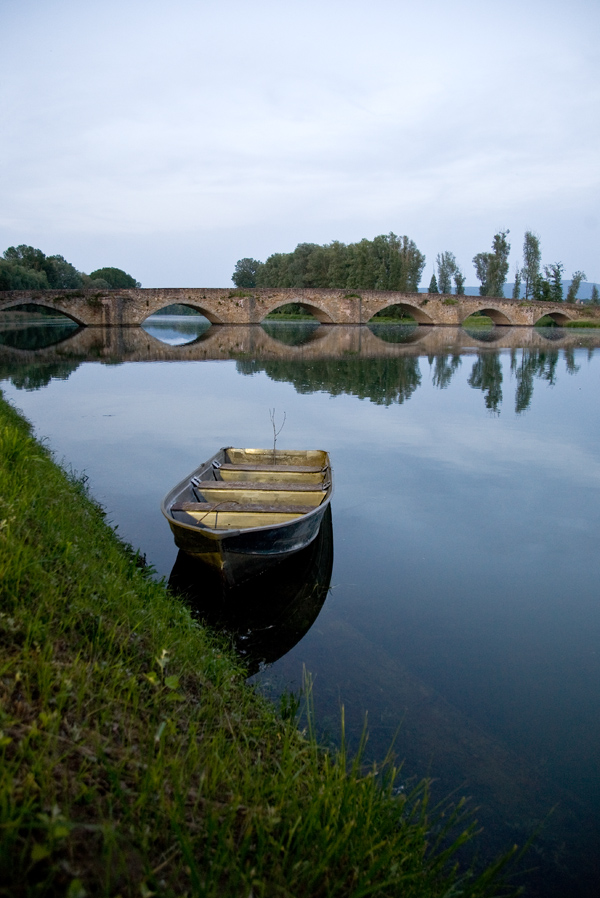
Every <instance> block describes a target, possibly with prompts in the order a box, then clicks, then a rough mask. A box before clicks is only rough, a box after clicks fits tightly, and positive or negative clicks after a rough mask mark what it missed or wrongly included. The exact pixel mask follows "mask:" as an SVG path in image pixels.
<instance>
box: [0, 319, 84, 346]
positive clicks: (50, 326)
mask: <svg viewBox="0 0 600 898" xmlns="http://www.w3.org/2000/svg"><path fill="white" fill-rule="evenodd" d="M81 330H83V328H82V327H80V326H79V325H78V324H76V323H75V322H74V321H72V320H71V319H70V318H67V317H66V316H64V319H63V320H61V321H48V322H45V321H43V320H42V321H39V322H35V323H27V322H19V323H13V324H9V323H4V322H3V321H2V319H1V318H0V345H2V346H8V347H10V348H11V349H20V350H22V351H23V352H34V351H35V350H36V349H47V348H48V347H49V346H58V345H59V343H64V342H65V341H66V340H70V339H71V337H74V336H75V334H78V333H79V332H80V331H81Z"/></svg>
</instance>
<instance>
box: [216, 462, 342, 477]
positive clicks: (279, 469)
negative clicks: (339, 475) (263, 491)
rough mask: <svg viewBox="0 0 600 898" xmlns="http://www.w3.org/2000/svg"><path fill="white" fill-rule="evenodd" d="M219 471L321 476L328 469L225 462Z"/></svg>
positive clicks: (307, 466)
mask: <svg viewBox="0 0 600 898" xmlns="http://www.w3.org/2000/svg"><path fill="white" fill-rule="evenodd" d="M217 470H219V471H256V472H259V473H260V472H261V471H264V472H265V473H267V472H272V473H274V474H280V473H282V474H321V473H322V472H324V471H326V470H327V468H326V467H323V466H322V465H281V464H277V462H275V463H273V464H266V465H246V464H244V465H235V464H230V463H229V462H223V464H222V465H219V467H218V468H217Z"/></svg>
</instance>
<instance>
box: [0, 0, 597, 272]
mask: <svg viewBox="0 0 600 898" xmlns="http://www.w3.org/2000/svg"><path fill="white" fill-rule="evenodd" d="M599 26H600V3H598V2H597V0H570V2H569V3H564V2H560V3H559V2H556V0H543V2H541V0H540V2H538V0H519V2H516V0H505V2H503V3H498V2H491V0H455V2H453V3H450V2H447V0H446V2H443V0H440V2H437V0H421V2H420V3H414V2H410V3H409V2H406V0H370V2H368V3H367V2H364V0H363V2H360V3H358V2H354V0H343V2H341V0H339V2H338V0H319V2H314V0H302V2H300V0H297V2H294V0H291V2H287V3H286V2H283V0H279V2H270V0H253V2H249V0H245V2H244V0H218V2H216V0H211V2H207V0H171V2H170V3H169V4H167V3H165V2H160V3H158V2H154V0H143V2H142V0H118V2H115V0H83V2H82V0H4V3H3V4H2V11H1V12H0V33H1V34H2V54H1V58H0V72H1V79H0V112H1V118H2V124H3V128H2V130H3V139H2V144H1V154H2V158H1V163H0V172H1V174H0V179H1V181H0V196H1V204H0V252H1V251H2V250H4V249H5V248H6V247H7V246H9V245H14V244H19V243H27V244H32V245H34V246H37V247H39V248H40V249H42V250H43V251H44V252H45V253H47V254H54V253H60V254H61V255H63V256H65V257H66V258H67V259H68V260H69V261H70V262H72V263H73V264H74V265H75V266H76V267H77V268H78V269H80V270H83V271H86V272H89V271H91V270H93V269H95V268H98V267H103V266H105V265H108V266H116V267H119V268H124V269H125V270H126V271H128V272H129V273H131V274H132V275H134V276H135V277H136V278H137V279H138V280H140V281H141V282H142V284H143V286H147V287H152V286H157V287H158V286H174V287H176V286H226V285H227V284H229V283H230V278H231V274H232V271H233V267H234V264H235V262H236V260H237V259H239V258H241V257H244V256H252V257H254V258H257V259H261V260H264V259H265V258H266V257H267V256H268V255H270V254H271V253H273V252H289V251H291V250H293V249H294V247H295V246H296V244H297V243H299V242H305V241H307V242H313V243H328V242H329V241H331V240H342V241H344V242H346V243H348V242H352V241H355V240H360V239H361V238H362V237H368V238H372V237H374V236H375V235H377V234H384V233H389V232H390V231H394V232H395V233H396V234H408V236H409V237H411V238H412V239H414V240H415V242H416V243H417V246H418V247H419V249H420V250H421V251H422V252H424V253H425V254H426V256H427V267H426V271H425V275H424V277H423V283H424V284H425V282H426V283H428V282H429V277H430V275H431V270H432V263H433V261H434V260H435V256H436V254H437V253H439V252H442V251H443V250H451V251H452V252H454V253H455V255H456V257H457V259H458V261H459V263H460V264H461V265H462V267H463V270H465V272H466V275H467V283H468V284H469V283H476V278H475V275H474V270H473V266H472V262H471V260H472V258H473V256H474V255H475V253H477V252H480V251H482V250H488V249H490V248H491V241H492V237H493V235H494V233H495V232H496V231H497V230H499V229H500V228H509V229H510V238H509V239H510V241H511V243H512V247H513V250H512V254H511V275H510V276H509V279H510V278H511V277H512V272H513V267H514V263H515V262H516V261H517V260H518V259H519V258H520V255H521V247H522V242H523V233H524V231H525V230H526V229H532V230H534V231H536V232H537V233H538V234H539V235H540V237H541V242H542V256H543V261H544V262H546V263H548V262H557V261H562V262H563V263H564V264H565V269H566V271H565V275H566V277H570V275H571V273H572V272H573V271H574V270H576V269H583V270H584V271H585V272H586V274H587V276H588V280H594V281H600V264H599V254H598V246H599V238H600V209H599V206H598V201H599V197H600V190H599V187H600V114H599V113H600V109H599V107H600V102H599V101H600V78H599V76H598V72H599V62H600V59H599V57H600V27H599Z"/></svg>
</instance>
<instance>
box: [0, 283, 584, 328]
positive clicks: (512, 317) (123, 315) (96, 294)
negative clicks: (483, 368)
mask: <svg viewBox="0 0 600 898" xmlns="http://www.w3.org/2000/svg"><path fill="white" fill-rule="evenodd" d="M292 302H296V303H300V304H301V305H302V306H304V307H305V308H306V309H307V310H309V311H310V312H311V313H312V314H313V315H314V316H315V317H316V318H317V320H319V321H320V322H321V323H323V324H350V325H360V324H366V323H367V322H368V321H369V320H370V319H371V318H372V317H373V315H375V314H377V312H380V311H382V310H383V309H385V308H387V307H388V306H391V305H399V306H401V307H402V308H403V309H404V311H405V312H406V313H407V314H409V315H412V316H413V317H414V318H415V320H416V321H417V322H418V323H419V324H437V325H450V326H457V325H460V324H462V322H463V321H464V320H465V319H466V318H468V317H469V316H470V315H472V314H473V313H474V312H484V313H485V314H487V315H489V317H491V318H492V320H493V321H494V322H495V323H496V324H499V325H507V326H508V325H513V326H525V327H531V326H532V325H534V324H535V323H536V322H537V321H539V319H540V318H542V317H543V316H545V315H550V316H551V317H552V318H554V320H555V321H556V322H557V323H558V324H563V323H566V322H567V321H577V320H581V319H591V318H593V319H599V320H600V307H597V306H590V305H585V306H584V305H580V304H577V303H552V302H526V301H524V300H514V299H505V298H503V297H491V296H485V297H484V296H454V295H451V296H444V295H438V294H436V295H433V294H426V293H396V292H392V291H378V290H360V291H356V292H355V293H350V292H347V291H344V290H334V289H324V288H312V287H301V288H300V287H285V288H278V287H277V288H276V287H261V288H254V289H252V290H247V291H246V290H232V289H230V288H221V287H206V288H203V287H194V288H185V287H176V288H131V289H126V290H105V291H98V290H45V291H27V290H14V291H6V292H3V293H1V294H0V311H5V310H6V311H7V310H10V309H11V308H14V307H15V306H19V305H23V304H29V305H31V304H33V305H40V306H46V307H47V308H51V309H55V310H56V311H57V312H62V313H63V314H65V315H68V316H69V317H70V318H72V319H73V320H74V321H76V322H77V323H78V324H82V325H86V326H88V327H115V326H116V327H118V326H132V327H136V326H139V325H141V324H142V323H143V321H144V320H145V319H146V318H147V317H148V316H149V315H152V314H153V313H155V312H158V311H159V310H160V309H162V308H164V307H165V306H169V305H172V304H174V303H178V304H183V305H188V306H190V307H191V308H194V309H197V310H198V311H199V312H201V313H202V314H203V315H205V316H206V318H208V320H209V321H210V322H211V323H212V324H234V325H242V324H244V325H246V324H259V323H260V322H261V321H263V320H264V318H265V317H266V316H267V315H268V314H269V313H270V312H272V311H274V310H275V309H277V308H278V307H279V306H282V305H287V304H288V303H292Z"/></svg>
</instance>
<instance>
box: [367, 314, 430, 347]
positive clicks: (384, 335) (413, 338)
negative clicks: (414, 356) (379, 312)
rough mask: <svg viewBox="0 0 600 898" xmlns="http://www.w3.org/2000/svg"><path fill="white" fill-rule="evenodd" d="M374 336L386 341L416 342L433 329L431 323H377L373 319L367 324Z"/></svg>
mask: <svg viewBox="0 0 600 898" xmlns="http://www.w3.org/2000/svg"><path fill="white" fill-rule="evenodd" d="M367 327H368V328H369V330H370V331H371V333H372V334H373V336H374V337H377V338H378V339H379V340H382V341H383V342H384V343H416V342H417V341H418V340H421V339H422V338H423V337H424V336H425V335H426V334H428V333H429V331H430V330H431V325H419V324H417V322H416V321H415V322H413V323H412V324H377V322H376V321H375V320H374V319H371V321H369V323H368V324H367Z"/></svg>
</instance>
